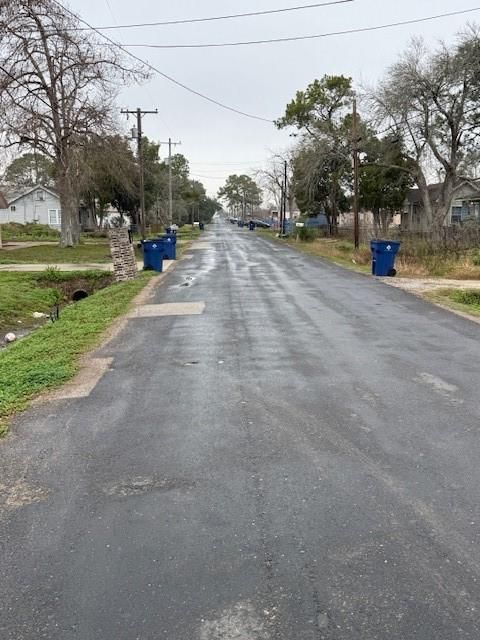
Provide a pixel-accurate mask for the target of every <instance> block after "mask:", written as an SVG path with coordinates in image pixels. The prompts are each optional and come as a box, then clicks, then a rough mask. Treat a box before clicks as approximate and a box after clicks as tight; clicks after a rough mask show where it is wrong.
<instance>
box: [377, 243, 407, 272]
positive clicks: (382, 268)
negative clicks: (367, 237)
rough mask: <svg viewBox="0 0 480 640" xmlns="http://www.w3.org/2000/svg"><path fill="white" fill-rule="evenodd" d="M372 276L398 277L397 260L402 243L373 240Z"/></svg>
mask: <svg viewBox="0 0 480 640" xmlns="http://www.w3.org/2000/svg"><path fill="white" fill-rule="evenodd" d="M370 248H371V250H372V275H374V276H390V277H393V276H396V275H397V271H396V269H395V258H396V255H397V253H398V250H399V249H400V242H397V241H395V240H372V241H371V243H370Z"/></svg>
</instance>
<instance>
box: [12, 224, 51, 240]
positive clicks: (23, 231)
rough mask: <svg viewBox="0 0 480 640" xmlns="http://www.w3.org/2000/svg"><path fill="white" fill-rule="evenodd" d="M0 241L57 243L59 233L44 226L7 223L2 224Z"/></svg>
mask: <svg viewBox="0 0 480 640" xmlns="http://www.w3.org/2000/svg"><path fill="white" fill-rule="evenodd" d="M1 233H2V239H3V240H4V241H5V242H7V241H8V240H10V241H12V242H47V241H48V242H50V241H51V242H58V240H59V238H60V233H59V232H58V231H57V230H55V229H52V228H51V227H49V226H48V225H46V224H38V223H34V222H31V223H28V224H19V223H16V222H8V223H4V224H2V227H1Z"/></svg>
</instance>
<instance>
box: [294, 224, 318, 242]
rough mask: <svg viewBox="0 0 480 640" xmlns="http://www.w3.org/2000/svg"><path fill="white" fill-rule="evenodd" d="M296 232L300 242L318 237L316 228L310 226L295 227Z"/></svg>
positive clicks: (310, 240) (311, 240)
mask: <svg viewBox="0 0 480 640" xmlns="http://www.w3.org/2000/svg"><path fill="white" fill-rule="evenodd" d="M297 234H298V238H299V239H300V240H301V241H302V242H313V241H314V240H316V239H317V238H318V231H317V229H311V228H310V227H297Z"/></svg>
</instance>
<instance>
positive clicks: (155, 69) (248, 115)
mask: <svg viewBox="0 0 480 640" xmlns="http://www.w3.org/2000/svg"><path fill="white" fill-rule="evenodd" d="M52 2H54V3H55V4H56V5H57V6H59V7H60V8H61V9H62V10H63V11H66V12H67V13H69V14H70V15H71V16H73V17H74V18H75V19H76V20H78V21H79V22H81V23H82V24H85V25H86V26H87V27H88V28H89V29H90V30H92V31H95V33H97V34H98V35H99V36H100V37H101V38H103V39H104V40H107V42H109V43H110V44H111V45H113V46H114V47H117V48H118V49H120V51H123V53H125V54H126V55H128V56H130V57H131V58H132V59H134V60H136V61H137V62H140V64H142V65H144V66H145V67H147V68H148V69H150V70H151V71H153V72H155V73H157V74H158V75H159V76H161V77H162V78H165V80H168V81H169V82H171V83H172V84H175V85H177V87H180V88H182V89H184V90H185V91H188V92H189V93H192V94H193V95H195V96H197V97H199V98H202V99H203V100H206V101H207V102H211V103H212V104H214V105H216V106H217V107H220V108H221V109H225V110H226V111H231V112H232V113H236V114H238V115H240V116H244V117H245V118H250V119H251V120H259V121H260V122H268V123H269V124H273V122H274V120H273V118H272V119H269V118H263V117H262V116H257V115H254V114H252V113H247V112H246V111H242V110H241V109H236V108H235V107H231V106H230V105H227V104H224V103H223V102H220V101H219V100H215V98H211V97H210V96H207V95H206V94H204V93H201V92H200V91H197V90H196V89H192V87H189V86H188V85H186V84H184V83H183V82H180V81H179V80H176V79H175V78H174V77H172V76H169V75H168V74H167V73H164V72H163V71H161V70H160V69H159V68H158V67H155V66H154V65H153V64H150V62H147V61H146V60H143V59H142V58H140V57H139V56H137V55H135V54H134V53H132V52H131V51H129V50H128V49H126V48H125V45H122V44H119V43H118V42H115V40H112V38H110V37H109V36H107V35H105V34H104V33H102V32H101V31H99V29H97V28H96V27H92V25H91V24H89V23H88V22H87V21H86V20H84V19H83V18H81V17H80V16H78V15H77V14H75V13H74V12H73V11H70V9H67V8H66V7H64V6H63V4H61V2H59V1H58V0H52Z"/></svg>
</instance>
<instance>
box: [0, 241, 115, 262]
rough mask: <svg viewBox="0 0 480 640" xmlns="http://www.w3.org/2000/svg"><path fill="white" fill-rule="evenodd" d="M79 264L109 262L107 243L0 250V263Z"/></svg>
mask: <svg viewBox="0 0 480 640" xmlns="http://www.w3.org/2000/svg"><path fill="white" fill-rule="evenodd" d="M62 262H64V263H70V262H71V263H74V264H81V263H84V262H111V257H110V248H109V246H108V244H106V243H105V244H81V245H79V246H77V247H60V246H58V245H56V244H52V245H42V246H40V247H27V248H24V249H14V250H13V251H0V264H22V263H23V264H28V263H44V264H60V263H62Z"/></svg>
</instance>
